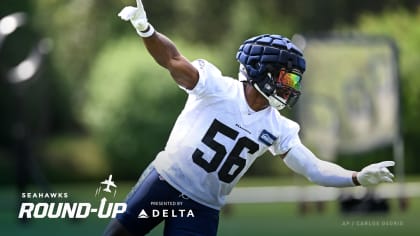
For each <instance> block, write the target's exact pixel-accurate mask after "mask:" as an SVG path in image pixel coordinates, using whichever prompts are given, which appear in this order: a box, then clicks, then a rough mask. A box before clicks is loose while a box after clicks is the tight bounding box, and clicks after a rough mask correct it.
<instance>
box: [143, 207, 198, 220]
mask: <svg viewBox="0 0 420 236" xmlns="http://www.w3.org/2000/svg"><path fill="white" fill-rule="evenodd" d="M150 217H151V218H156V217H163V218H178V217H180V218H184V217H185V218H194V217H195V215H194V212H193V210H191V209H190V210H186V209H178V210H174V209H160V210H158V209H152V210H151V211H150V212H149V214H147V212H146V211H145V210H144V209H142V210H141V211H140V213H139V215H138V216H137V218H139V219H148V218H150Z"/></svg>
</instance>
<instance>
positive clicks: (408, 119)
mask: <svg viewBox="0 0 420 236" xmlns="http://www.w3.org/2000/svg"><path fill="white" fill-rule="evenodd" d="M419 24H420V8H417V10H416V11H414V12H412V11H411V12H410V11H408V10H404V9H402V8H398V9H393V10H390V11H386V12H384V13H383V14H381V15H379V16H372V15H370V14H365V15H363V16H362V17H361V18H360V20H359V22H358V26H357V28H356V29H357V30H359V31H361V32H364V33H368V34H378V35H386V36H388V37H390V38H392V39H394V40H395V41H396V44H397V46H398V49H399V52H400V58H399V59H400V61H399V63H400V76H401V89H400V91H401V99H402V101H401V105H402V114H401V115H402V129H403V130H402V131H403V136H404V139H405V142H406V148H405V149H406V161H407V164H406V168H407V171H408V172H410V173H414V172H417V173H418V172H420V167H419V166H418V165H416V164H415V163H416V162H417V155H418V153H420V147H419V145H418V140H420V126H419V125H418V123H417V122H418V121H419V120H420V112H419V109H418V108H419V107H420V80H418V79H417V77H418V73H419V68H418V65H419V63H420V55H419V54H418V53H417V52H418V51H420V44H419V38H420V29H419V27H418V25H419Z"/></svg>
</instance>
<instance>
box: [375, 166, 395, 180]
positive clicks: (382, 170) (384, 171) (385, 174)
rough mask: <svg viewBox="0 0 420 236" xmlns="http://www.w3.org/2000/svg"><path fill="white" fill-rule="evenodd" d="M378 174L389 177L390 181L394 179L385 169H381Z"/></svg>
mask: <svg viewBox="0 0 420 236" xmlns="http://www.w3.org/2000/svg"><path fill="white" fill-rule="evenodd" d="M379 172H380V173H381V175H383V176H386V177H389V178H391V179H392V178H394V175H393V174H392V173H391V172H390V171H389V170H388V169H387V168H386V167H383V168H381V170H380V171H379Z"/></svg>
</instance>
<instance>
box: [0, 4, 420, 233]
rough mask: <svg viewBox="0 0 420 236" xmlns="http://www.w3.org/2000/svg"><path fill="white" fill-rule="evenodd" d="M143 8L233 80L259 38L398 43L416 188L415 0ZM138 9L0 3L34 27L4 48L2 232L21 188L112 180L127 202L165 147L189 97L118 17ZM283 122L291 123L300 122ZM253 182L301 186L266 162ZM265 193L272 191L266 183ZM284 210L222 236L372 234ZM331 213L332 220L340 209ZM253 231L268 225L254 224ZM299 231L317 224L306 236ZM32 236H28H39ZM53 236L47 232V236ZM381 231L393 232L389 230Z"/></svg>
mask: <svg viewBox="0 0 420 236" xmlns="http://www.w3.org/2000/svg"><path fill="white" fill-rule="evenodd" d="M143 2H144V5H145V7H146V10H147V13H148V18H149V20H150V22H152V23H153V25H154V26H155V28H156V29H157V30H159V31H161V32H163V33H164V34H166V35H168V36H169V37H170V38H171V39H172V40H173V41H174V42H175V43H176V44H177V46H178V48H179V50H180V51H181V52H182V53H183V54H185V55H186V56H187V57H188V58H189V59H190V60H193V59H196V58H205V59H207V60H209V61H211V62H212V63H214V64H215V65H217V66H218V67H219V68H220V69H221V70H222V71H223V72H224V73H225V74H226V75H229V76H232V77H236V74H237V70H238V63H237V62H236V60H235V53H236V50H237V48H238V46H239V45H240V44H241V43H242V41H243V40H244V39H246V38H249V37H251V36H253V35H257V34H262V33H272V34H281V35H284V36H287V37H289V38H290V37H292V36H293V35H294V34H295V33H299V34H303V35H317V34H323V33H332V32H334V33H344V34H346V33H363V34H366V35H381V36H388V37H390V38H392V39H394V40H395V42H396V44H397V46H398V49H399V52H400V54H399V56H400V58H399V66H400V79H401V105H402V110H401V112H402V113H401V119H402V135H403V138H404V142H405V143H404V144H405V146H404V148H405V163H406V168H405V171H406V174H407V175H408V176H414V177H413V178H414V179H415V178H416V177H415V176H417V175H419V173H420V165H417V164H416V163H417V162H416V160H417V156H418V154H419V153H420V145H418V142H419V141H418V140H420V125H418V120H420V112H419V109H418V108H419V107H420V80H419V79H418V78H417V77H418V73H419V72H420V68H419V66H418V65H419V63H420V54H419V53H418V52H419V51H420V28H419V27H418V25H420V8H419V7H420V3H419V1H418V0H372V1H363V0H320V1H313V0H296V1H285V0H264V1H252V0H231V1H223V0H212V1H210V0H207V1H197V0H177V1H169V0H158V1H151V0H144V1H143ZM134 4H135V1H134V0H96V1H95V0H19V1H15V0H3V1H1V5H0V17H4V16H6V15H9V14H12V13H15V12H25V13H26V14H27V19H26V20H27V21H26V24H25V25H24V26H23V27H20V28H18V29H17V30H16V32H14V33H13V34H11V35H10V36H8V37H7V38H5V39H4V40H2V42H1V44H0V76H1V80H0V114H1V115H0V171H1V173H2V178H0V184H1V187H2V192H1V193H2V195H1V197H2V198H3V199H4V202H5V203H2V204H1V205H0V206H1V207H2V211H1V212H2V214H3V215H2V216H1V217H2V218H1V219H0V220H1V221H0V222H2V223H3V222H5V223H11V222H14V221H15V220H16V219H15V217H12V218H10V216H11V215H13V214H12V213H13V210H11V209H12V208H11V206H13V202H14V201H16V199H15V198H16V197H15V196H16V192H19V188H18V191H16V187H14V186H16V183H17V184H18V185H17V186H20V187H21V188H22V185H26V184H28V185H29V186H31V187H34V190H35V191H45V189H52V191H56V190H55V189H57V188H58V189H59V188H60V186H65V187H63V188H65V189H68V190H63V191H67V192H71V191H74V192H75V193H74V194H75V195H77V194H80V195H83V194H84V195H89V196H90V194H91V193H86V192H85V193H83V192H81V191H80V188H79V187H78V186H85V185H86V186H87V187H86V189H92V190H93V189H94V187H92V186H96V183H97V182H98V181H99V180H102V179H103V178H105V177H107V176H108V174H109V173H112V174H113V176H114V179H116V180H118V181H123V180H124V181H128V183H127V185H126V189H127V191H128V188H129V186H131V185H132V184H133V183H134V181H135V180H136V178H137V177H138V176H139V174H140V173H141V171H142V170H143V169H144V168H145V166H146V165H147V164H148V163H149V162H150V161H151V160H152V159H153V158H154V156H155V155H156V153H157V152H158V151H159V150H160V149H162V148H163V146H164V145H165V142H166V139H167V137H168V134H169V132H170V130H171V127H172V125H173V123H174V121H175V119H176V117H177V115H178V113H179V112H180V111H181V110H182V107H183V105H184V101H185V99H186V95H185V93H184V92H182V91H181V90H180V89H179V88H178V87H177V86H176V84H175V83H174V82H173V81H172V80H171V79H170V76H169V74H168V73H167V72H166V71H165V70H164V69H162V68H160V67H159V66H158V65H157V64H156V63H155V62H154V61H153V59H152V58H151V57H150V56H149V55H148V54H147V52H146V50H145V49H144V47H143V45H142V42H141V40H140V39H139V38H138V37H137V35H136V34H135V32H134V30H133V29H132V27H131V25H130V24H129V23H126V22H123V21H121V20H120V19H119V18H118V17H117V13H118V12H119V11H120V9H122V8H123V7H124V6H126V5H134ZM42 38H44V39H47V40H46V41H45V42H47V45H48V46H49V48H50V51H49V53H48V54H47V55H45V57H44V60H43V64H42V66H41V68H40V70H39V71H38V72H37V73H36V75H35V76H34V77H33V79H31V80H28V81H25V82H23V83H19V84H13V83H10V82H8V77H7V74H8V71H9V70H10V69H11V68H12V67H14V66H16V65H17V64H18V63H19V62H21V61H22V60H24V59H25V57H26V56H27V55H28V54H29V52H30V51H31V49H32V48H33V47H34V45H36V43H37V42H38V41H39V40H40V39H42ZM307 63H311V62H310V61H308V62H307ZM314 79H316V78H314ZM286 115H287V116H290V117H292V118H293V114H292V112H288V113H286ZM22 140H23V141H22ZM22 150H25V153H26V154H25V153H24V154H22V153H21V152H22ZM19 153H20V154H19ZM19 155H24V156H26V157H27V159H25V160H26V161H25V163H26V164H24V165H23V166H24V168H23V171H22V169H20V171H18V168H17V167H18V166H20V167H22V165H20V164H19V163H20V162H19V160H17V159H18V158H17V157H16V156H19ZM391 158H392V150H391V149H390V148H383V149H378V150H373V151H372V152H369V153H366V154H362V155H358V156H357V158H349V157H346V156H340V157H339V158H338V160H337V161H338V162H339V163H340V164H342V165H343V166H344V167H346V168H348V169H355V170H358V169H360V168H362V167H363V166H364V165H365V164H366V163H369V162H372V161H376V160H387V159H391ZM256 176H258V177H267V178H269V179H272V178H282V179H286V180H288V179H293V176H292V172H291V171H290V170H288V169H287V168H286V167H285V166H284V165H283V164H282V163H281V161H279V160H278V159H275V158H269V157H267V158H260V159H259V160H258V161H257V162H256V163H255V164H254V166H253V167H252V168H251V169H250V171H249V173H247V175H246V177H245V180H244V181H245V182H246V181H247V180H246V178H253V177H256ZM270 181H271V180H270ZM261 183H262V184H263V185H264V181H263V182H261ZM279 185H281V183H279ZM81 188H82V187H81ZM73 189H74V190H73ZM82 189H83V188H82ZM120 191H121V190H120ZM120 193H122V191H121V192H120ZM329 204H332V205H333V204H336V203H329ZM275 206H277V207H278V208H279V210H278V211H272V210H270V209H273V208H276V207H273V206H271V205H269V206H265V205H255V206H252V205H247V206H244V207H238V210H237V211H235V212H237V214H238V216H236V215H235V214H236V213H235V214H233V216H232V217H231V218H230V217H225V218H223V220H222V221H221V227H222V228H223V229H224V230H226V231H222V232H228V233H224V234H223V235H232V234H233V232H242V231H236V230H240V228H243V229H246V230H245V231H246V232H259V231H252V230H251V228H253V227H254V226H255V228H260V226H261V225H262V226H264V225H265V224H267V225H266V227H264V228H266V229H267V230H268V231H269V230H271V228H270V227H275V226H276V225H277V227H278V228H277V229H278V230H274V231H275V232H274V231H273V232H272V233H271V235H278V234H283V233H286V232H290V233H296V232H297V233H298V234H299V232H303V231H300V230H303V229H304V228H305V227H308V229H312V230H314V228H311V225H312V226H313V227H315V228H316V230H317V231H319V232H321V231H322V230H321V227H320V225H324V226H325V227H326V229H325V230H323V231H322V232H324V234H327V233H328V232H329V231H330V230H329V228H328V227H329V226H331V227H333V229H334V230H337V231H348V232H354V231H356V232H357V233H363V232H364V230H372V228H360V227H359V228H346V227H342V226H340V223H341V221H340V219H337V218H336V217H337V215H336V214H337V212H336V211H334V210H331V212H334V213H329V214H327V216H326V217H325V218H318V217H316V216H314V217H312V218H311V216H309V217H308V219H309V221H305V220H306V219H307V218H297V217H298V215H297V213H296V211H295V209H293V207H295V205H294V204H293V205H292V204H284V205H282V204H276V205H275ZM334 206H335V205H333V206H332V207H330V208H329V209H335V208H334ZM416 207H417V208H416ZM282 208H285V209H282ZM3 209H5V211H3ZM415 209H417V210H419V209H420V208H419V203H418V200H417V201H413V204H412V208H410V212H411V213H408V215H402V216H400V215H397V216H396V219H406V218H405V217H407V219H408V220H406V221H405V222H406V223H407V225H410V224H411V222H412V221H413V222H414V218H410V217H413V216H414V215H415V213H413V212H415V211H414V210H415ZM3 212H8V213H3ZM11 212H12V213H11ZM250 212H255V214H254V213H250ZM258 212H259V213H258ZM417 212H418V211H417ZM277 214H278V219H279V220H277ZM410 214H411V215H410ZM263 215H264V216H265V218H264V217H263ZM293 217H296V222H298V223H296V227H292V226H291V225H290V224H289V223H290V221H292V219H291V218H293ZM235 218H236V219H237V218H239V219H244V221H240V220H239V221H235ZM256 219H261V220H258V222H256ZM270 220H272V221H273V222H274V223H273V222H270ZM301 220H303V221H304V222H313V223H309V224H311V225H309V226H305V224H306V223H303V221H302V222H301ZM92 222H93V223H92V224H90V223H89V224H88V225H85V224H83V222H82V223H80V222H79V223H77V222H76V223H75V224H74V225H72V227H70V229H72V230H75V231H71V232H73V233H70V234H75V233H76V232H81V233H80V234H84V233H83V232H85V231H84V230H87V232H98V229H101V227H103V226H104V225H105V223H106V222H104V221H100V220H92ZM331 222H332V223H331ZM252 223H254V224H252ZM63 224H67V223H63ZM70 224H73V223H70ZM299 224H302V225H303V226H299ZM13 225H14V224H10V225H9V227H10V228H8V229H9V230H11V232H15V233H16V234H21V235H24V234H26V231H25V230H24V229H25V228H24V227H23V228H19V229H17V231H13V229H12V228H13ZM46 225H47V224H42V223H41V225H38V226H37V224H34V225H33V226H34V227H35V228H37V227H38V231H36V230H35V232H42V230H44V229H45V228H46ZM407 225H405V226H402V227H400V228H399V227H393V228H392V230H394V231H392V232H394V233H398V232H399V230H401V229H403V228H404V227H408V228H409V230H408V231H409V232H412V231H411V230H412V229H413V230H414V229H418V231H420V228H418V226H417V225H415V224H413V225H411V226H407ZM73 226H74V227H73ZM28 227H29V230H28V233H29V232H32V230H34V228H31V227H30V226H28ZM224 227H226V228H224ZM410 227H412V228H410ZM89 228H91V229H92V231H89V230H88V229H89ZM282 229H285V232H283V231H282ZM286 229H289V230H290V231H287V230H286ZM19 230H23V231H19ZM78 230H80V231H78ZM229 230H230V231H229ZM54 231H55V229H50V231H49V232H48V233H52V232H54ZM310 231H311V230H309V231H308V232H310ZM362 231H363V232H362ZM380 231H381V232H382V231H387V228H384V227H382V228H381V229H380ZM99 232H100V231H99ZM394 233H393V234H394ZM13 234H14V233H13ZM93 234H95V233H93ZM93 234H90V235H93ZM241 235H246V234H245V233H241ZM248 235H254V233H249V234H248ZM262 235H269V233H262ZM405 235H408V234H405Z"/></svg>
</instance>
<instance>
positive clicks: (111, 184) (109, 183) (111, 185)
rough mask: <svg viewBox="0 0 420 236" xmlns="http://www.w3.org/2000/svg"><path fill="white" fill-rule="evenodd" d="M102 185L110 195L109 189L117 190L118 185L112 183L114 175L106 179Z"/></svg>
mask: <svg viewBox="0 0 420 236" xmlns="http://www.w3.org/2000/svg"><path fill="white" fill-rule="evenodd" d="M101 184H104V185H106V188H105V189H104V191H105V192H108V193H110V192H111V189H109V187H114V188H116V187H117V185H116V184H115V183H114V181H112V175H109V178H108V179H106V180H105V181H102V182H101Z"/></svg>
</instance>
